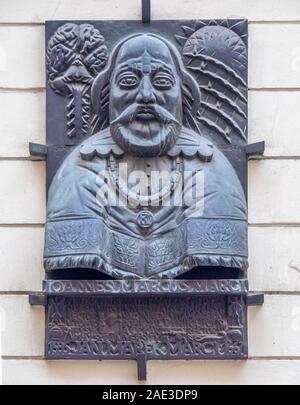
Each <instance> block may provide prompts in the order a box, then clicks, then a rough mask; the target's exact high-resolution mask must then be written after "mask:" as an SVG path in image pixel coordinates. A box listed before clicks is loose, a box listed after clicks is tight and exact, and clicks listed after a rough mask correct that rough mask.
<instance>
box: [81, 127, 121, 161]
mask: <svg viewBox="0 0 300 405" xmlns="http://www.w3.org/2000/svg"><path fill="white" fill-rule="evenodd" d="M110 154H113V155H114V156H116V157H121V156H123V155H124V151H123V150H122V149H121V148H120V147H119V146H118V145H117V144H116V143H115V141H114V140H113V139H112V137H111V134H110V130H109V128H106V129H103V130H102V131H100V132H97V133H96V134H95V135H93V136H91V137H90V138H88V139H87V140H86V141H84V142H83V143H82V144H81V145H80V155H81V157H82V159H84V160H92V159H93V158H94V157H95V156H98V157H101V158H104V157H108V156H109V155H110Z"/></svg>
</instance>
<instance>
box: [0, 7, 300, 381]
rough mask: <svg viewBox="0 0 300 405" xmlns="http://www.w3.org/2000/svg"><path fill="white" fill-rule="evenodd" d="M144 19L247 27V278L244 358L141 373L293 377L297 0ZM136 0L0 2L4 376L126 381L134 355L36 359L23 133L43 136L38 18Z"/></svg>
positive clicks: (34, 240) (299, 88)
mask: <svg viewBox="0 0 300 405" xmlns="http://www.w3.org/2000/svg"><path fill="white" fill-rule="evenodd" d="M152 9H153V14H152V16H153V18H154V19H164V18H170V19H177V18H192V19H201V18H226V17H244V18H248V19H249V21H250V25H249V57H250V60H249V88H250V92H249V134H250V141H251V142H254V141H259V140H263V139H264V140H266V153H265V156H264V157H263V158H261V159H253V160H251V161H250V162H249V222H250V227H249V237H250V252H249V253H250V269H249V279H250V283H251V285H250V287H251V290H252V291H263V292H265V294H266V296H265V305H264V306H263V307H262V308H251V309H250V310H249V312H250V320H249V355H250V359H249V360H248V361H247V362H242V361H238V362H230V361H229V362H227V361H225V362H216V361H213V362H199V361H193V362H189V361H174V362H167V361H165V362H162V361H161V362H149V366H148V368H149V369H148V383H153V384H155V383H161V384H164V383H165V384H168V383H174V384H177V383H194V384H201V383H221V384H262V383H271V384H282V383H294V384H296V383H300V248H299V246H300V208H299V207H300V185H299V184H300V137H299V136H300V113H299V111H300V2H299V1H298V0H286V1H280V0H252V1H248V0H227V1H226V2H225V1H223V2H222V1H220V0H186V1H184V2H182V1H181V0H160V1H159V0H152ZM140 18H141V16H140V0H98V1H97V0H84V1H79V0H52V1H47V0H1V2H0V56H1V58H0V61H1V63H0V114H1V118H0V134H1V142H0V264H1V266H0V307H2V308H4V310H5V311H6V331H5V332H4V333H3V351H2V353H3V356H4V357H3V380H4V383H5V384H17V383H19V384H61V383H67V384H80V383H82V384H85V383H86V384H89V383H91V384H108V383H115V384H127V383H136V382H137V381H136V365H135V363H134V362H129V361H128V362H126V361H125V362H107V361H103V362H74V361H73V362H54V361H52V362H46V361H44V360H43V358H42V356H43V339H44V335H43V333H44V315H43V309H42V308H38V307H30V306H29V304H28V293H29V291H38V290H40V288H41V280H42V278H43V269H42V249H43V223H44V220H45V167H44V163H43V162H31V161H29V156H28V142H29V141H33V142H44V140H45V126H44V121H45V112H44V104H45V100H44V99H45V90H44V87H45V75H44V22H45V20H49V19H140Z"/></svg>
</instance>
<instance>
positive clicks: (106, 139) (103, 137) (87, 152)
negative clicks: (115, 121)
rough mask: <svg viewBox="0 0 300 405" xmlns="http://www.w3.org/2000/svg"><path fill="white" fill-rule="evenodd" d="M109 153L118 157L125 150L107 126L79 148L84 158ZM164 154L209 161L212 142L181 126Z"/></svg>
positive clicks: (89, 158) (211, 153)
mask: <svg viewBox="0 0 300 405" xmlns="http://www.w3.org/2000/svg"><path fill="white" fill-rule="evenodd" d="M110 154H113V155H114V156H115V157H116V158H120V157H122V156H123V155H124V154H125V152H124V151H123V150H122V149H121V148H120V147H119V146H118V145H117V144H116V143H115V141H114V140H113V139H112V137H111V135H110V131H109V128H107V129H105V130H103V131H101V132H98V133H97V134H95V135H93V136H92V137H91V138H89V139H87V140H86V141H85V142H84V143H83V144H82V145H81V149H80V155H81V157H82V159H84V160H92V159H93V158H94V157H96V156H98V157H101V158H106V157H108V156H109V155H110ZM165 155H167V156H170V157H172V158H174V157H177V156H183V157H185V158H187V159H191V158H195V157H198V158H199V159H200V160H201V161H203V162H209V161H211V159H212V156H213V144H212V143H210V142H209V141H207V140H206V139H205V138H203V137H202V136H201V135H199V134H197V133H196V132H194V131H192V130H190V129H188V128H185V127H183V128H182V130H181V133H180V135H179V137H178V138H177V141H176V143H175V145H174V146H173V147H172V148H171V149H169V150H168V151H167V152H166V153H165Z"/></svg>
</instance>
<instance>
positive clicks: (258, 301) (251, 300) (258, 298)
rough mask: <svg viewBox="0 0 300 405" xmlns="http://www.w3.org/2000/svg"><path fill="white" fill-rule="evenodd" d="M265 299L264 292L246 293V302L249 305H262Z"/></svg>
mask: <svg viewBox="0 0 300 405" xmlns="http://www.w3.org/2000/svg"><path fill="white" fill-rule="evenodd" d="M264 301H265V296H264V294H253V295H246V304H247V305H248V306H251V305H262V304H263V303H264Z"/></svg>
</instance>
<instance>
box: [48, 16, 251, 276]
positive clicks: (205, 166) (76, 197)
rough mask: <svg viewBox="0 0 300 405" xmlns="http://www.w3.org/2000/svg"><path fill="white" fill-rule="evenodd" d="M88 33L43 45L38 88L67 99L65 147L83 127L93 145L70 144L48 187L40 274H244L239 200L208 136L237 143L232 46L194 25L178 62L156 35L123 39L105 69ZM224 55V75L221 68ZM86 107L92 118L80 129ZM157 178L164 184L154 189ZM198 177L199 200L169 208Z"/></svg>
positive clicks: (239, 93)
mask: <svg viewBox="0 0 300 405" xmlns="http://www.w3.org/2000/svg"><path fill="white" fill-rule="evenodd" d="M240 24H243V23H240ZM128 26H130V24H129V23H128ZM190 30H192V28H190ZM100 32H101V30H97V29H94V28H92V25H89V24H80V25H75V24H70V23H69V24H65V25H62V27H60V28H58V30H57V31H56V32H55V33H54V35H53V36H52V37H51V39H50V41H49V45H48V52H47V55H48V70H49V78H50V81H49V82H50V85H51V86H52V88H53V89H54V90H55V91H56V92H57V91H59V94H65V95H66V96H67V97H69V96H70V97H71V101H68V102H67V104H66V109H67V114H66V117H67V124H66V127H67V128H68V129H69V130H70V128H72V130H71V132H70V131H69V130H68V131H67V136H68V137H70V136H71V137H72V138H73V137H78V138H80V135H82V134H83V133H86V132H87V131H88V128H89V125H90V131H91V132H95V135H93V136H91V137H87V139H86V140H83V139H82V136H81V142H80V144H79V145H78V146H77V147H76V148H75V149H74V150H73V152H72V153H71V154H69V155H68V157H67V158H66V159H65V160H64V162H63V163H62V165H61V167H60V168H59V170H58V171H57V173H56V175H55V177H54V180H53V181H52V185H51V188H50V190H49V199H48V211H47V226H46V246H45V268H46V270H47V271H48V270H55V269H62V268H90V269H96V270H100V271H102V272H104V273H106V274H108V275H110V276H112V277H141V278H145V277H146V278H148V277H161V276H164V277H175V276H177V275H179V274H182V273H184V272H186V271H188V270H190V269H192V268H194V267H196V266H203V265H205V266H223V267H229V268H238V269H242V270H246V267H247V214H246V200H245V196H244V191H243V188H242V185H241V181H240V179H239V177H238V175H237V174H236V172H235V170H234V168H233V167H232V165H231V163H230V162H229V160H228V158H226V156H225V155H224V154H223V153H222V152H221V150H220V149H219V148H218V146H217V145H216V144H214V142H212V140H213V138H214V136H213V135H216V134H217V135H218V136H219V138H220V139H221V140H222V142H224V141H225V142H227V143H228V144H230V145H232V141H233V140H231V137H230V134H231V133H232V136H235V138H236V139H238V140H239V143H240V144H242V143H243V142H245V139H246V126H245V120H244V117H245V105H244V104H245V100H246V95H245V94H244V93H243V92H245V89H244V88H243V86H244V83H245V80H246V77H245V72H246V70H245V66H244V65H245V50H246V46H245V44H244V42H243V40H242V39H241V37H240V36H239V35H238V34H236V33H235V32H234V31H233V30H230V29H229V28H227V27H224V26H219V25H209V26H206V25H204V26H203V27H202V28H200V29H198V30H196V28H195V31H194V33H193V34H191V35H190V36H189V37H188V38H187V40H186V42H185V44H184V47H183V48H182V55H183V57H184V59H183V58H182V56H181V55H180V53H179V51H178V49H177V48H176V47H175V45H174V44H172V43H171V41H169V40H168V39H167V38H165V36H163V35H157V34H153V33H134V34H132V35H129V36H127V37H126V38H125V39H121V40H120V41H119V42H117V43H116V44H115V45H114V46H113V48H112V49H111V51H110V59H109V61H108V62H107V64H106V65H105V62H106V60H107V48H106V45H105V41H104V39H103V36H102V35H101V34H100ZM79 39H80V40H79ZM72 41H73V42H72ZM70 44H71V45H72V44H73V48H74V52H73V49H72V51H71V50H70ZM74 44H75V45H74ZM220 47H223V48H224V49H222V50H221V51H220V49H219V48H220ZM203 49H204V51H203ZM88 51H90V53H89V52H88ZM229 52H231V53H232V55H230V54H229ZM69 53H71V55H69ZM224 54H225V55H226V58H224V57H223V59H227V60H228V59H229V56H231V59H232V63H231V65H232V66H227V65H226V64H225V63H224V60H222V57H221V56H223V55H224ZM231 59H229V60H230V61H231ZM59 62H60V63H61V66H63V67H64V68H63V69H62V70H63V74H60V73H59V72H58V69H57V67H58V66H60V65H59ZM104 66H105V68H104ZM54 67H56V69H57V70H55V72H53V70H54ZM95 72H96V73H97V76H96V77H95V78H94V80H93V78H92V74H93V73H95ZM194 72H196V73H194ZM193 73H194V74H193ZM202 76H204V77H205V80H206V81H207V83H206V85H204V82H205V80H204V79H203V78H202ZM89 90H91V91H89ZM87 99H88V100H90V101H91V106H92V108H93V110H94V117H93V118H91V119H90V121H89V118H90V117H89V116H88V111H89V109H88V108H87V104H88V103H87V101H86V100H87ZM70 104H71V107H70ZM91 106H89V108H90V107H91ZM70 108H72V109H73V110H72V112H71V113H70V112H69V109H70ZM226 108H230V109H231V111H230V113H231V115H229V111H226ZM70 120H71V121H70ZM239 120H240V121H241V122H239ZM201 123H204V124H206V127H207V128H206V136H204V134H202V129H201V128H202V127H201ZM224 123H226V125H225V124H224ZM242 124H243V125H244V127H243V125H242ZM222 125H224V128H223V127H222ZM99 128H104V129H100V130H98V129H99ZM80 131H81V132H80ZM207 134H210V136H209V137H208V136H207ZM49 136H51V134H49ZM219 143H220V142H219ZM235 147H236V148H238V146H237V145H236V146H235ZM239 153H240V152H238V150H236V154H239ZM125 166H126V170H123V167H125ZM164 171H165V172H167V173H169V174H170V176H171V180H170V183H169V184H166V185H165V186H159V185H158V184H154V183H155V181H154V180H155V178H156V176H158V173H162V172H164ZM136 172H139V173H141V172H142V173H143V175H144V177H142V178H141V181H140V188H139V190H138V191H135V190H136V188H137V185H136V183H135V182H134V181H133V180H131V182H132V184H130V176H131V175H132V173H136ZM103 173H105V176H106V177H105V178H104V174H103ZM187 173H191V177H190V179H189V180H186V179H185V174H187ZM199 174H200V175H201V176H202V179H203V187H204V190H203V193H201V195H199V196H198V198H195V199H194V200H193V201H192V203H190V204H189V203H188V201H186V200H185V199H184V198H183V201H182V203H180V204H178V202H177V200H176V199H177V198H178V194H179V197H185V195H184V192H181V190H182V188H183V186H184V185H183V182H184V180H186V181H185V183H187V182H189V183H190V185H189V187H190V191H191V193H193V192H194V191H195V190H194V189H195V188H196V183H197V181H198V183H199V182H200V180H197V175H198V178H199ZM176 188H177V191H178V189H180V192H179V193H178V192H177V197H176V196H174V195H175V194H176ZM112 190H115V191H114V193H113V196H112V197H118V202H116V201H108V203H107V204H106V202H107V201H102V200H103V199H104V198H102V200H101V196H102V197H104V195H105V193H108V194H110V193H112ZM186 194H187V193H186ZM166 199H167V201H166ZM175 200H176V201H175ZM120 203H121V204H120Z"/></svg>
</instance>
